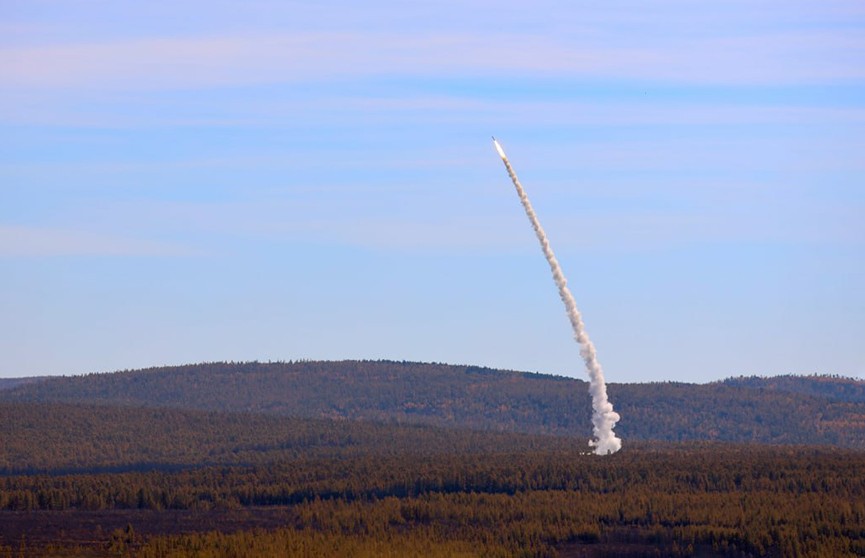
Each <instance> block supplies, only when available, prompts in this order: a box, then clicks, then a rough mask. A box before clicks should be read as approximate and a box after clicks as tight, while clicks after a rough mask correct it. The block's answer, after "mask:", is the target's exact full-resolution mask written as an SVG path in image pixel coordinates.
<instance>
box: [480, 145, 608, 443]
mask: <svg viewBox="0 0 865 558" xmlns="http://www.w3.org/2000/svg"><path fill="white" fill-rule="evenodd" d="M493 144H494V145H495V147H496V151H497V152H498V154H499V156H500V157H501V158H502V162H503V163H504V164H505V168H506V169H507V171H508V176H510V177H511V181H512V182H513V183H514V187H515V188H516V189H517V195H519V197H520V202H522V204H523V208H524V209H525V210H526V215H527V216H528V218H529V221H531V222H532V228H533V229H535V234H536V235H537V237H538V241H539V242H540V243H541V248H542V249H543V251H544V256H545V257H546V258H547V263H549V264H550V271H552V272H553V280H554V281H555V282H556V286H557V287H558V288H559V296H560V297H561V299H562V302H563V303H564V304H565V310H567V312H568V318H569V319H570V320H571V326H572V327H573V329H574V339H576V340H577V343H579V344H580V355H581V356H582V357H583V360H584V361H585V363H586V370H587V371H588V373H589V393H590V394H591V396H592V424H593V432H594V439H592V440H589V445H590V446H592V447H594V448H595V453H596V454H598V455H606V454H608V453H615V452H617V451H619V449H621V447H622V440H621V439H619V438H618V437H617V436H616V434H615V433H614V432H613V427H614V426H615V425H616V423H617V422H619V418H620V417H619V414H618V413H616V412H615V411H613V405H612V403H610V401H609V400H608V399H607V383H606V381H605V380H604V372H603V370H601V363H599V362H598V357H597V354H596V352H595V346H594V345H593V344H592V341H591V340H590V339H589V336H588V335H587V334H586V328H585V326H584V325H583V318H582V316H581V315H580V311H579V309H578V308H577V303H576V302H575V301H574V297H573V295H572V294H571V291H570V289H568V280H567V279H565V275H564V274H563V273H562V268H561V267H560V266H559V262H558V260H556V256H555V254H553V249H552V248H551V247H550V242H549V240H547V235H546V233H544V229H543V228H542V227H541V223H540V221H538V216H537V215H535V210H534V209H532V204H531V203H530V202H529V198H528V196H526V191H525V190H523V186H522V184H520V180H519V179H518V178H517V175H516V173H515V172H514V169H513V167H511V163H510V161H508V158H507V156H506V155H505V151H504V150H503V149H502V146H501V145H499V142H498V141H497V140H496V138H493Z"/></svg>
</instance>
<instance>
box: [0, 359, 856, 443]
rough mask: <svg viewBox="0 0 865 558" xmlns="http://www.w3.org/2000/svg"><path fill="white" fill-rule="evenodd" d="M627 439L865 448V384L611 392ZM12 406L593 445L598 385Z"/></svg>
mask: <svg viewBox="0 0 865 558" xmlns="http://www.w3.org/2000/svg"><path fill="white" fill-rule="evenodd" d="M609 392H610V397H611V400H612V401H613V403H614V404H615V406H616V409H617V410H618V411H619V412H620V414H621V416H622V420H621V422H620V423H619V424H618V426H617V432H618V433H619V434H620V435H621V436H622V437H623V438H624V439H626V440H666V441H685V440H721V441H731V442H759V443H781V444H831V445H840V446H845V447H853V448H865V401H862V399H861V397H860V394H861V393H863V392H865V383H863V382H861V381H856V380H851V379H843V378H823V377H813V378H793V377H790V378H787V379H783V378H782V379H779V380H777V381H773V382H767V381H760V382H758V381H756V380H742V379H740V380H737V381H729V382H724V383H715V384H706V385H697V384H681V383H652V384H610V385H609ZM0 401H10V402H48V401H64V402H75V403H99V404H111V405H129V406H142V405H147V406H167V407H176V408H185V409H199V410H209V411H224V412H241V413H260V414H271V415H283V416H295V417H307V418H318V419H338V420H365V421H378V422H397V423H404V424H409V423H410V424H431V425H437V426H445V427H448V428H466V429H475V430H491V431H505V430H506V431H517V432H528V433H545V434H557V435H566V436H576V437H579V438H588V437H589V436H590V435H591V431H590V427H589V425H590V422H589V417H590V413H591V410H590V406H589V405H590V401H589V397H588V395H587V389H586V383H585V382H582V381H579V380H574V379H569V378H564V377H557V376H549V375H543V374H529V373H519V372H510V371H497V370H491V369H488V368H479V367H471V366H451V365H445V364H429V363H427V364H423V363H412V362H390V361H341V362H317V361H304V362H287V363H282V362H281V363H260V362H249V363H205V364H196V365H188V366H177V367H163V368H154V369H148V370H136V371H125V372H118V373H112V374H91V375H88V376H79V377H69V378H52V379H48V380H44V381H40V382H37V383H32V384H28V385H21V386H18V387H16V388H14V389H9V390H4V391H0Z"/></svg>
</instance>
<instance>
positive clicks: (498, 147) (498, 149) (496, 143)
mask: <svg viewBox="0 0 865 558" xmlns="http://www.w3.org/2000/svg"><path fill="white" fill-rule="evenodd" d="M492 138H493V145H495V146H496V151H498V152H499V157H501V158H502V159H507V157H505V150H504V149H502V146H501V144H499V140H497V139H496V137H495V136H493V137H492Z"/></svg>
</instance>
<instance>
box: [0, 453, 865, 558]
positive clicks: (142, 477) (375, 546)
mask: <svg viewBox="0 0 865 558" xmlns="http://www.w3.org/2000/svg"><path fill="white" fill-rule="evenodd" d="M261 506H268V507H270V506H285V519H284V526H283V527H280V528H278V529H275V530H270V531H266V532H265V531H256V532H250V531H245V532H240V533H226V532H219V533H197V534H194V533H193V534H186V535H159V534H158V533H150V534H149V535H147V536H137V537H131V536H126V539H124V538H123V536H124V534H123V533H119V534H118V533H115V534H114V535H112V538H111V539H110V540H106V541H105V542H104V544H103V547H102V548H108V547H109V546H111V545H114V546H113V547H112V548H113V550H115V551H126V552H129V553H132V555H140V556H178V557H180V556H253V555H256V554H258V555H261V554H271V555H282V554H285V552H281V551H280V552H276V551H274V549H290V550H291V552H292V554H293V555H308V556H312V555H320V556H328V555H330V556H333V555H340V554H342V553H343V551H344V550H346V549H354V550H356V551H357V552H359V553H361V551H363V552H367V553H369V554H370V555H372V554H381V555H388V553H390V555H396V554H399V553H403V554H405V555H420V553H422V550H423V549H426V552H427V553H428V554H430V555H435V554H436V551H438V552H439V553H440V555H445V554H448V553H457V552H463V551H464V552H465V553H466V555H487V556H496V555H498V556H515V555H525V556H550V555H554V554H555V552H556V551H557V550H559V551H562V552H563V553H564V552H566V550H567V549H568V548H570V547H571V546H581V545H591V548H593V549H595V550H597V551H599V552H609V554H608V555H619V556H636V555H643V554H641V553H644V552H645V553H646V555H650V551H654V549H662V550H661V551H660V552H661V555H664V556H671V555H681V556H686V555H710V556H711V555H714V556H743V555H744V556H856V555H861V553H862V552H865V454H862V453H856V452H847V451H829V450H818V449H813V448H783V449H781V448H761V447H752V446H724V445H705V446H698V447H689V446H686V445H676V446H666V447H658V448H652V447H643V448H638V449H632V450H630V451H627V450H626V451H622V452H620V453H618V454H615V455H612V456H607V457H605V458H598V457H596V456H587V455H582V454H580V453H579V452H576V451H573V450H570V451H566V450H561V451H537V452H536V451H525V452H517V453H512V454H504V453H495V452H493V453H478V452H476V453H474V454H466V455H459V454H451V455H439V456H430V455H417V454H414V455H412V454H406V455H401V456H390V457H379V456H375V455H367V456H358V457H355V458H342V459H335V460H334V459H328V460H303V459H299V460H296V461H292V462H284V463H278V464H272V465H269V466H260V467H230V468H214V467H210V468H203V469H194V470H185V471H179V472H173V473H170V472H164V471H163V472H156V471H154V472H147V473H144V472H138V473H121V474H90V475H59V476H53V475H26V476H12V477H6V478H3V479H0V508H5V509H7V510H10V511H9V512H5V513H12V510H28V509H29V510H31V511H33V510H38V509H43V510H70V509H77V510H109V509H114V510H124V509H139V508H140V509H187V510H193V511H197V512H201V513H204V512H206V511H208V510H211V511H212V510H218V509H225V510H231V509H241V508H250V509H255V508H256V507H261ZM81 513H83V512H81ZM59 517H62V516H59ZM0 518H2V516H0ZM55 521H56V519H55ZM131 527H132V528H133V530H134V531H135V532H145V531H147V525H131ZM124 540H125V542H124ZM5 544H7V548H8V549H9V551H10V552H11V551H12V550H13V546H11V545H9V543H8V542H7V543H5ZM118 545H120V546H122V545H126V546H125V550H123V549H122V548H120V546H118ZM647 548H648V549H649V550H647ZM304 549H305V550H304ZM604 549H606V550H604ZM70 552H71V551H70ZM115 555H116V554H115ZM593 555H596V556H597V555H603V554H598V553H597V552H595V553H594V554H593ZM0 556H2V554H0Z"/></svg>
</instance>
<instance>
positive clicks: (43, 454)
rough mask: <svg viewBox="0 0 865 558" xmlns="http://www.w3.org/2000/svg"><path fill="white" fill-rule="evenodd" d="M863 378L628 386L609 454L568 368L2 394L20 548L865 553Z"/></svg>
mask: <svg viewBox="0 0 865 558" xmlns="http://www.w3.org/2000/svg"><path fill="white" fill-rule="evenodd" d="M851 386H852V387H851ZM860 387H861V382H859V383H857V382H856V381H853V380H849V379H843V378H832V377H823V376H820V377H810V378H796V377H789V378H786V377H785V378H782V379H779V380H775V381H773V380H772V379H767V378H737V379H731V380H729V381H727V382H721V383H717V384H709V385H702V386H698V385H688V384H667V383H658V384H642V385H630V386H628V385H615V386H611V389H610V391H611V397H612V399H613V401H614V403H615V404H616V406H617V409H618V410H619V411H620V412H621V413H622V415H623V423H622V428H620V429H617V430H618V431H619V433H620V434H621V435H622V436H623V438H624V440H625V445H624V447H623V449H622V451H620V452H619V453H616V454H614V455H609V456H603V457H600V456H595V455H591V454H588V453H587V451H588V447H587V445H586V440H587V438H588V434H587V431H586V430H587V429H586V424H587V423H588V421H589V416H588V405H587V399H588V396H587V394H586V392H585V388H586V385H585V383H583V382H579V381H576V380H570V379H564V378H559V377H555V376H545V375H538V374H525V373H518V372H500V371H494V370H489V369H480V368H472V367H458V366H447V365H437V364H414V363H390V362H387V363H376V362H343V363H318V362H316V363H308V362H302V363H273V364H262V363H243V364H231V363H218V364H203V365H195V366H185V367H176V368H161V369H153V370H145V371H127V372H121V373H117V374H95V375H90V376H85V377H79V378H59V379H46V380H41V381H38V382H33V383H26V384H19V385H17V386H14V387H11V388H9V389H6V390H3V391H0V395H2V397H0V423H2V425H3V428H2V429H0V558H6V557H9V558H12V557H19V556H37V557H38V556H73V557H74V556H78V557H93V558H96V557H108V556H142V557H178V558H180V557H188V556H197V557H208V556H233V557H245V556H250V557H251V556H310V557H312V556H503V557H504V556H538V557H540V556H562V557H577V556H580V557H583V556H585V557H601V556H625V557H628V556H634V557H636V556H719V557H721V556H723V557H728V556H729V557H750V556H754V557H756V556H779V557H780V556H813V557H818V556H819V557H822V556H865V451H862V445H861V440H862V438H861V433H862V424H861V417H862V416H863V414H862V409H861V405H862V404H863V403H862V401H860V400H859V399H858V397H859V395H857V393H859V392H857V391H856V390H857V389H859V388H860ZM569 405H573V406H574V407H573V408H569ZM575 409H576V410H575ZM629 413H630V416H631V418H630V420H631V421H632V422H631V423H626V422H625V418H624V417H625V416H627V415H628V414H629ZM857 421H859V422H857ZM646 423H647V424H646ZM689 423H690V424H689ZM627 424H630V432H631V433H632V434H631V435H627V434H625V432H626V431H627V429H626V425H627ZM800 428H801V429H805V431H804V432H799V431H798V430H797V429H800ZM676 429H679V430H676ZM635 432H640V433H641V434H640V435H639V436H637V435H635V434H633V433H635ZM812 437H813V438H812ZM818 437H819V439H817V438H818ZM764 442H768V443H764Z"/></svg>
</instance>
